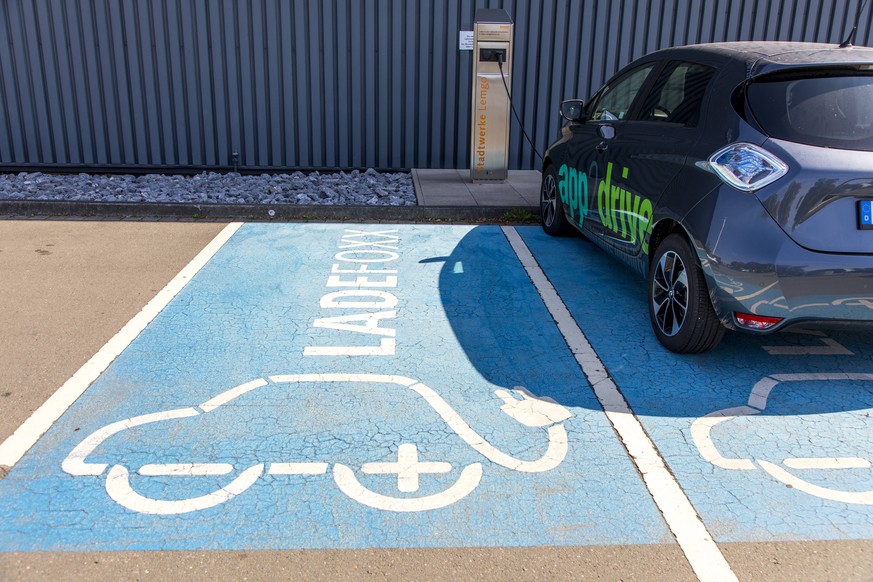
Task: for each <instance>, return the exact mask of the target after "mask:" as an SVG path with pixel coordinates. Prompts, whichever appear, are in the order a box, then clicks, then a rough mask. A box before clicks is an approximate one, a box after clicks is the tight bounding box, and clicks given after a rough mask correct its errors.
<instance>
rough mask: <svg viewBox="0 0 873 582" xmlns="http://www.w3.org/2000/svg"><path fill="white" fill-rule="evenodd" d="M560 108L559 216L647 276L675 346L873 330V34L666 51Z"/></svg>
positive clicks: (665, 339) (553, 185) (550, 201)
mask: <svg viewBox="0 0 873 582" xmlns="http://www.w3.org/2000/svg"><path fill="white" fill-rule="evenodd" d="M561 114H562V115H563V116H564V118H565V119H566V120H567V121H568V123H567V124H566V125H565V127H564V128H563V130H562V136H561V138H560V139H559V140H558V141H557V142H555V143H554V144H553V145H552V146H551V147H550V148H549V150H548V151H547V153H546V155H545V159H544V164H543V182H542V189H541V213H542V224H543V228H544V229H545V231H546V232H548V233H550V234H553V235H560V234H564V233H566V232H568V231H569V230H571V229H572V228H575V229H578V230H580V231H581V232H582V233H583V234H584V235H585V236H586V237H588V238H590V239H591V240H593V241H594V242H595V243H597V244H598V245H599V246H600V247H602V248H603V249H605V250H606V251H607V252H608V253H610V254H611V255H612V256H614V257H615V258H616V259H618V260H619V261H621V262H623V263H625V264H627V265H628V266H630V267H631V268H632V269H633V270H635V271H637V272H638V273H639V274H640V275H642V276H644V277H647V278H648V287H647V288H648V303H649V315H650V319H651V322H652V328H653V330H654V333H655V335H656V336H657V337H658V340H659V341H660V342H661V343H662V344H663V345H664V346H665V347H667V348H668V349H670V350H672V351H674V352H677V353H699V352H704V351H707V350H710V349H712V348H713V347H715V346H716V345H717V344H718V342H719V341H720V340H721V338H722V336H723V334H724V331H725V329H731V330H741V331H746V332H751V333H758V334H762V333H771V332H775V331H778V330H783V329H786V328H787V327H789V326H795V325H802V326H803V327H825V328H834V327H843V326H859V325H860V326H870V327H871V328H873V217H871V214H873V209H871V206H873V49H868V48H861V47H851V48H838V47H836V46H835V45H824V44H812V43H778V42H755V43H752V42H743V43H716V44H706V45H695V46H686V47H677V48H670V49H665V50H661V51H657V52H655V53H652V54H649V55H647V56H645V57H642V58H640V59H638V60H637V61H635V62H633V63H631V64H630V65H628V66H627V67H625V68H624V69H623V70H621V71H620V72H619V73H618V74H617V75H616V76H615V77H614V78H613V79H612V80H610V81H609V82H608V83H607V84H606V85H605V86H604V87H602V88H601V89H600V90H599V91H598V92H597V93H595V95H594V96H593V97H592V98H591V99H590V100H588V101H581V100H570V101H565V102H564V103H562V104H561Z"/></svg>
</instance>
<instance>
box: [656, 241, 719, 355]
mask: <svg viewBox="0 0 873 582" xmlns="http://www.w3.org/2000/svg"><path fill="white" fill-rule="evenodd" d="M649 318H650V319H651V321H652V329H653V330H654V332H655V336H656V337H657V338H658V341H660V342H661V344H663V346H664V347H666V348H667V349H668V350H670V351H672V352H676V353H679V354H699V353H701V352H707V351H709V350H711V349H712V348H714V347H715V346H716V345H717V344H718V342H719V341H721V338H722V336H723V335H724V330H725V328H724V326H722V324H721V322H720V321H719V319H718V317H717V316H716V315H715V310H714V309H713V308H712V302H711V301H710V299H709V290H708V288H707V286H706V278H705V277H704V276H703V270H702V269H701V268H700V263H698V261H697V255H695V254H694V251H692V250H691V247H690V246H689V244H688V242H687V241H686V240H685V238H684V237H683V236H681V235H679V234H671V235H670V236H668V237H667V238H665V239H664V241H663V242H662V243H661V244H659V245H658V247H657V249H655V254H654V256H653V257H652V266H651V268H650V271H649Z"/></svg>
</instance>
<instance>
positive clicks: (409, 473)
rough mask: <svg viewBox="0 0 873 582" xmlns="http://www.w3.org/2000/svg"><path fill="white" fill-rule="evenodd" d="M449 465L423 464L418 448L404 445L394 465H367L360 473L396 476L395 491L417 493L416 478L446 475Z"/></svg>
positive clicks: (450, 468) (399, 450)
mask: <svg viewBox="0 0 873 582" xmlns="http://www.w3.org/2000/svg"><path fill="white" fill-rule="evenodd" d="M451 470H452V465H451V463H424V462H420V461H419V460H418V447H416V446H415V445H414V444H411V443H404V444H402V445H400V447H399V448H398V449H397V462H396V463H367V464H366V465H364V466H363V467H361V472H363V473H367V474H369V475H397V489H398V490H399V491H403V492H404V493H415V492H416V491H418V476H419V475H421V474H422V473H448V472H449V471H451Z"/></svg>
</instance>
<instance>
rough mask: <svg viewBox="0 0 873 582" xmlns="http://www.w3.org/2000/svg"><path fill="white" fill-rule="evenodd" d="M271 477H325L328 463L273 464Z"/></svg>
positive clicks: (270, 472) (270, 470) (270, 471)
mask: <svg viewBox="0 0 873 582" xmlns="http://www.w3.org/2000/svg"><path fill="white" fill-rule="evenodd" d="M267 473H269V474H270V475H324V474H325V473H327V463H271V464H270V469H269V471H267Z"/></svg>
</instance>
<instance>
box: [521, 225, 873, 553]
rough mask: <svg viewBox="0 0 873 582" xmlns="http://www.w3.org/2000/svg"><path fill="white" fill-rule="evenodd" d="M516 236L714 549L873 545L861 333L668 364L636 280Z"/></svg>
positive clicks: (579, 246) (784, 338)
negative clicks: (794, 543)
mask: <svg viewBox="0 0 873 582" xmlns="http://www.w3.org/2000/svg"><path fill="white" fill-rule="evenodd" d="M519 231H520V233H521V234H522V237H523V239H524V240H525V242H526V244H527V245H528V246H529V247H530V249H531V251H532V252H533V254H534V255H535V256H536V258H537V260H538V262H539V263H540V265H541V266H542V268H543V270H544V271H545V273H546V274H547V275H548V277H549V279H550V281H551V283H552V284H553V285H554V286H555V288H556V289H557V291H558V293H559V294H560V295H561V297H562V299H563V300H564V302H565V303H566V305H567V307H568V308H569V310H570V312H571V313H572V314H573V317H574V318H575V320H576V321H577V322H578V323H579V325H580V327H581V328H582V330H583V331H584V333H585V334H586V336H587V338H588V340H589V341H590V342H591V344H592V346H593V347H594V349H595V350H596V351H597V352H598V354H599V355H600V357H601V359H602V360H603V362H604V364H605V365H606V366H607V368H608V369H609V371H610V373H611V374H612V376H613V378H614V379H615V382H616V384H617V385H618V387H619V388H620V389H621V391H622V392H623V394H624V396H625V398H626V399H627V400H628V402H629V404H630V405H631V407H632V408H633V409H634V411H635V413H636V414H637V416H638V417H639V419H640V421H641V422H642V424H643V426H644V427H645V429H646V431H647V432H648V433H649V435H650V436H651V438H652V440H653V441H654V443H655V445H656V446H657V447H658V449H659V451H660V452H661V454H662V456H663V457H664V459H665V461H666V462H667V464H668V466H669V468H670V470H671V471H672V473H673V474H674V475H675V476H676V478H677V480H678V482H679V484H680V485H681V486H682V488H683V490H684V491H685V493H686V494H687V495H688V497H689V499H690V500H691V502H692V503H693V505H694V507H695V509H696V510H697V512H698V513H699V514H700V516H701V517H702V519H703V521H704V523H705V524H706V526H707V528H708V530H709V532H710V533H711V534H712V535H713V537H714V538H715V540H716V541H719V542H735V541H780V540H784V541H789V540H831V539H833V540H841V539H871V538H873V469H871V462H873V428H871V427H873V425H871V411H873V338H871V337H870V335H869V334H864V333H850V332H828V333H826V334H825V333H821V332H809V333H784V334H777V335H771V336H766V337H752V336H749V335H745V334H738V333H736V334H728V335H727V336H726V337H725V339H724V340H723V342H722V344H721V345H720V346H719V347H718V348H717V349H716V350H715V351H713V352H711V353H708V354H704V355H700V356H677V355H675V354H672V353H670V352H668V351H666V350H665V349H664V348H662V347H661V346H660V345H659V344H658V342H657V341H656V339H655V337H654V335H653V334H652V333H651V329H650V324H649V320H648V314H647V311H646V309H647V307H646V293H645V282H644V281H643V280H642V279H639V278H638V277H637V276H636V275H635V274H633V273H631V272H630V271H629V270H626V269H624V268H623V267H621V266H620V265H619V264H617V263H616V262H615V261H614V260H612V259H610V258H609V257H607V256H606V255H605V254H604V253H603V252H601V251H600V250H599V249H598V248H597V247H595V246H594V245H592V244H590V243H588V242H587V241H585V240H584V239H581V238H567V239H554V238H550V237H548V236H546V235H545V234H543V233H542V231H541V230H540V229H538V228H525V229H519ZM858 301H859V302H864V301H866V302H868V304H869V302H871V298H858Z"/></svg>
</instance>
